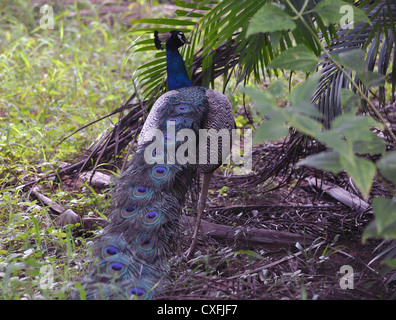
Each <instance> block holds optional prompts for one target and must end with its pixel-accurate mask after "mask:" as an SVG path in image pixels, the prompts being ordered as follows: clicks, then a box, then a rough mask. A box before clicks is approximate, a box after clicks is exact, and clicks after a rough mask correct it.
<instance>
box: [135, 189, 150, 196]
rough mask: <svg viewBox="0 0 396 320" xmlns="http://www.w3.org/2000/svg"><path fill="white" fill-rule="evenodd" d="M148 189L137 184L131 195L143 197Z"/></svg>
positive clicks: (147, 192)
mask: <svg viewBox="0 0 396 320" xmlns="http://www.w3.org/2000/svg"><path fill="white" fill-rule="evenodd" d="M149 191H150V189H149V188H148V187H145V186H138V187H136V188H135V190H133V195H134V196H135V197H144V196H146V195H148V194H149Z"/></svg>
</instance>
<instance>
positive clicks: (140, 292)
mask: <svg viewBox="0 0 396 320" xmlns="http://www.w3.org/2000/svg"><path fill="white" fill-rule="evenodd" d="M129 294H131V295H132V296H133V297H132V298H135V297H136V298H137V299H138V300H142V299H144V298H145V297H146V295H147V293H146V290H144V289H143V288H136V287H135V288H131V289H130V290H129Z"/></svg>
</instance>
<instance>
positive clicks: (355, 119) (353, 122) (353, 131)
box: [332, 113, 382, 141]
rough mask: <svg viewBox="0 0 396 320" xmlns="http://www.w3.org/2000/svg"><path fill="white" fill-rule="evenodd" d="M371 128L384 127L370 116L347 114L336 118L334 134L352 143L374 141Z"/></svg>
mask: <svg viewBox="0 0 396 320" xmlns="http://www.w3.org/2000/svg"><path fill="white" fill-rule="evenodd" d="M371 127H379V128H381V127H382V125H381V124H380V123H379V122H377V121H375V120H374V119H373V118H372V117H370V116H355V115H353V114H350V113H347V114H343V115H340V116H338V117H336V118H335V119H334V121H333V129H332V131H333V132H337V133H339V134H340V135H341V136H345V137H347V138H348V139H350V140H352V141H372V140H373V135H372V132H371V131H370V130H369V129H370V128H371Z"/></svg>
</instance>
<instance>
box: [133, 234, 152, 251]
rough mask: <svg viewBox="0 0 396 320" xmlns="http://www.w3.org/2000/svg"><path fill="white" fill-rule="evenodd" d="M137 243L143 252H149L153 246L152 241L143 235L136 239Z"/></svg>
mask: <svg viewBox="0 0 396 320" xmlns="http://www.w3.org/2000/svg"><path fill="white" fill-rule="evenodd" d="M137 243H138V245H139V247H140V248H142V249H143V250H149V249H151V248H152V247H153V246H154V243H153V241H152V240H151V238H149V237H148V236H147V235H145V234H143V235H141V236H139V237H138V240H137Z"/></svg>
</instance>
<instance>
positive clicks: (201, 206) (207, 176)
mask: <svg viewBox="0 0 396 320" xmlns="http://www.w3.org/2000/svg"><path fill="white" fill-rule="evenodd" d="M212 177H213V172H210V173H204V175H203V181H202V188H201V194H200V196H199V200H198V214H197V219H196V221H195V228H194V233H193V236H192V241H191V245H190V248H189V249H188V250H187V251H186V254H185V255H186V257H187V258H191V257H192V255H193V254H194V251H195V246H196V244H197V236H198V231H199V226H200V224H201V219H202V214H203V211H204V210H205V205H206V198H207V196H208V191H209V185H210V181H211V180H212Z"/></svg>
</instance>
